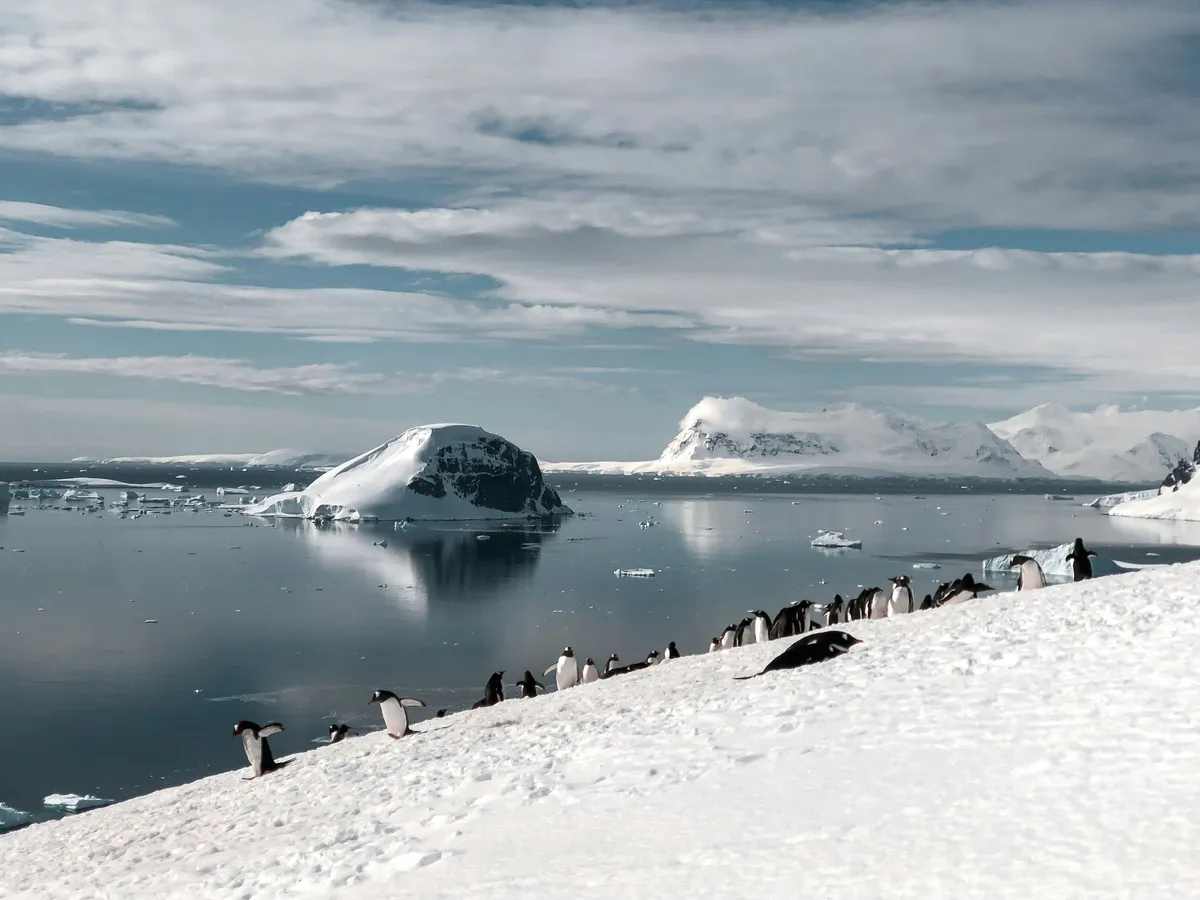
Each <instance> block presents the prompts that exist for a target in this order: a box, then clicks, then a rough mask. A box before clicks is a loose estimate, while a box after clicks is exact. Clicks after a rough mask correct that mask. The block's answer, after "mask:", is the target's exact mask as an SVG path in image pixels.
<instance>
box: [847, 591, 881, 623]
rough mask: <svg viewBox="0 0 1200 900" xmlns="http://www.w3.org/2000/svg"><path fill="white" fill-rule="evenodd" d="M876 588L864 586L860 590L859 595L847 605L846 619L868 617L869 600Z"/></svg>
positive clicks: (852, 619) (853, 619) (854, 619)
mask: <svg viewBox="0 0 1200 900" xmlns="http://www.w3.org/2000/svg"><path fill="white" fill-rule="evenodd" d="M874 590H875V589H874V588H863V589H862V590H861V591H859V594H858V596H857V597H855V598H854V599H853V600H851V601H850V603H849V605H848V606H847V607H846V613H847V615H846V619H847V620H848V621H856V620H858V619H865V618H866V617H867V601H868V600H869V599H870V597H871V593H872V591H874Z"/></svg>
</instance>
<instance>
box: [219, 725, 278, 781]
mask: <svg viewBox="0 0 1200 900" xmlns="http://www.w3.org/2000/svg"><path fill="white" fill-rule="evenodd" d="M281 731H283V725H281V724H280V723H279V722H268V723H267V724H266V725H256V724H254V723H253V722H249V721H247V720H245V719H242V721H240V722H238V723H237V724H236V725H234V726H233V734H231V735H230V736H229V739H230V740H231V741H232V740H233V739H234V738H235V737H240V738H241V739H242V749H243V750H245V751H246V759H248V760H249V761H250V770H251V771H252V772H253V773H254V774H253V775H251V776H250V777H249V778H244V779H242V780H243V781H253V780H254V779H255V778H259V777H261V776H263V775H266V774H268V773H270V772H274V771H276V770H278V769H282V768H283V767H284V766H286V765H288V764H289V763H290V762H292V760H290V759H285V760H284V761H283V762H276V761H275V757H274V756H272V755H271V745H270V744H269V743H267V737H268V736H269V735H272V734H279V732H281Z"/></svg>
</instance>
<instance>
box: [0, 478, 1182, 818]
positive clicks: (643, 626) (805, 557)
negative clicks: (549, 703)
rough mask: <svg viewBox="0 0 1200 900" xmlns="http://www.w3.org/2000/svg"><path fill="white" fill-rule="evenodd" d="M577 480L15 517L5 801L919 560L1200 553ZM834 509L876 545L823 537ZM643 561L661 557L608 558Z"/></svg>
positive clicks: (862, 509)
mask: <svg viewBox="0 0 1200 900" xmlns="http://www.w3.org/2000/svg"><path fill="white" fill-rule="evenodd" d="M243 477H244V476H243ZM650 490H656V491H657V492H656V493H641V492H642V491H650ZM102 493H103V494H104V495H105V496H106V497H107V498H109V499H112V498H113V497H115V492H112V491H104V492H102ZM210 495H211V492H210ZM564 499H565V500H566V501H567V502H568V503H569V504H571V505H572V506H573V507H574V508H575V510H576V511H577V512H579V513H580V514H581V515H579V516H576V517H573V518H569V519H566V520H564V521H562V522H561V523H560V524H559V525H557V526H553V527H551V526H545V527H497V526H488V527H479V528H474V527H462V526H454V525H443V526H436V525H423V526H416V527H409V528H405V529H401V530H395V529H394V528H393V527H392V526H391V525H386V526H372V527H366V526H360V527H352V526H345V527H323V528H318V527H314V526H311V525H307V524H302V523H286V524H280V525H277V526H272V525H271V524H270V523H269V522H266V521H264V520H250V519H246V518H244V517H241V516H237V515H233V516H230V517H226V516H225V515H224V514H223V513H222V512H220V511H216V512H200V513H189V512H181V511H175V512H173V513H172V514H171V515H169V516H164V515H151V516H145V517H142V518H139V519H136V520H135V519H129V518H126V519H121V518H118V517H117V516H116V515H114V514H113V513H112V511H111V510H110V511H107V512H104V513H81V512H79V511H65V510H61V509H60V510H52V509H45V510H32V509H31V510H29V511H28V512H27V513H26V514H25V515H24V516H9V517H0V547H2V548H3V550H2V551H0V684H2V685H3V690H0V721H3V722H4V723H5V735H6V736H5V741H4V749H3V751H0V758H2V764H0V801H3V802H5V803H7V804H9V805H10V806H13V807H15V808H18V809H23V810H26V811H29V812H34V813H37V814H39V815H46V813H45V811H43V810H42V808H41V801H42V798H43V797H44V796H45V795H47V794H51V793H67V792H73V793H80V794H83V793H92V794H96V795H99V796H102V797H106V798H112V799H123V798H127V797H131V796H134V795H137V794H141V793H145V792H148V791H152V790H155V789H157V788H160V787H163V786H165V785H171V784H178V783H180V782H184V781H188V780H191V779H195V778H197V777H200V776H203V775H207V774H211V773H214V772H219V771H223V770H229V769H236V768H241V767H243V766H244V765H245V758H244V757H243V755H242V752H241V747H240V744H239V743H238V742H234V741H230V740H229V734H230V730H231V728H232V726H233V723H234V722H236V721H237V720H238V719H243V718H246V719H252V720H256V721H259V722H266V721H270V720H280V721H282V722H284V723H285V725H286V726H287V730H286V732H285V733H284V734H281V735H279V736H278V737H277V738H272V745H273V749H274V750H275V753H276V756H283V755H285V754H287V753H292V752H295V751H300V750H305V749H308V748H311V747H313V746H314V741H316V740H321V739H323V738H324V737H325V736H326V734H327V732H328V726H329V724H330V723H331V722H349V723H350V724H352V725H356V726H360V727H361V728H363V729H373V728H377V727H380V725H381V724H382V723H381V721H380V719H379V716H378V713H377V712H376V711H375V710H374V708H369V707H368V706H367V701H368V699H369V698H370V695H371V691H372V690H374V689H375V688H379V687H382V688H388V689H391V690H393V691H396V692H398V693H403V694H405V695H408V696H413V697H419V698H421V699H423V700H425V701H426V703H427V704H428V708H427V709H424V710H415V711H414V712H416V713H417V715H416V716H414V719H416V720H417V721H419V720H420V719H421V718H423V717H425V716H429V715H432V714H433V713H434V712H435V711H436V710H438V709H439V708H446V709H449V710H451V711H453V710H459V709H463V708H466V707H469V706H470V704H471V703H472V702H473V701H475V700H476V699H478V698H479V697H481V696H482V690H483V684H484V682H485V681H486V680H487V678H488V676H489V675H490V674H491V673H492V672H493V671H498V670H504V671H505V681H506V682H509V683H510V684H511V682H512V681H514V680H516V679H517V678H519V677H520V676H521V674H522V673H523V672H524V670H525V669H530V670H532V671H533V672H534V673H535V675H538V676H539V677H540V673H541V671H542V670H543V669H544V668H545V667H546V666H548V665H549V664H551V663H553V662H554V660H555V658H556V657H557V655H558V653H559V651H560V650H561V648H562V647H563V646H564V645H566V644H568V643H569V644H572V645H574V647H575V648H576V652H577V654H578V655H579V656H580V658H581V659H582V658H584V657H587V656H592V657H594V658H595V659H596V661H597V663H599V664H600V665H603V661H604V660H605V659H606V658H607V657H608V655H609V654H610V653H613V652H616V653H619V654H620V656H621V658H622V660H623V661H630V662H632V661H635V660H638V659H641V658H643V657H644V656H645V654H646V653H647V652H648V651H650V650H651V649H659V650H660V651H661V650H662V648H663V647H665V646H666V643H667V642H668V641H671V640H674V641H676V642H677V644H678V646H679V648H680V650H681V651H682V652H683V653H685V654H686V653H699V652H703V651H704V650H706V649H707V646H708V642H709V639H710V638H711V637H713V636H715V635H717V634H719V632H720V631H721V629H722V628H723V627H724V626H725V625H727V624H728V623H730V622H732V621H736V620H738V619H740V618H741V616H742V615H743V614H744V613H745V611H746V610H747V609H748V607H750V606H751V605H753V606H759V605H761V606H763V607H765V608H766V609H767V610H768V612H771V613H772V614H773V613H774V612H776V611H777V610H778V609H779V608H780V607H782V606H784V605H786V604H789V603H791V602H793V601H795V600H799V599H802V598H809V599H813V600H816V601H825V600H828V599H830V598H831V597H832V596H833V594H834V592H835V591H836V592H841V593H842V594H844V595H847V594H848V595H853V594H856V593H857V592H858V590H859V588H860V586H862V585H874V584H880V583H883V582H884V580H885V579H886V578H887V576H889V575H895V574H901V573H904V574H908V575H911V576H912V577H913V579H914V587H915V589H916V592H917V594H918V597H919V596H920V595H922V594H924V593H925V592H926V591H928V590H931V589H932V586H933V585H934V584H935V583H936V582H938V581H941V580H945V579H947V578H950V577H954V576H956V575H961V574H962V573H963V572H964V571H967V570H972V571H974V572H976V573H978V572H979V563H980V561H981V560H982V559H984V558H985V557H988V556H993V555H998V554H1000V553H1003V552H1006V551H1010V550H1014V549H1020V548H1023V547H1027V546H1031V545H1032V546H1049V545H1053V544H1058V543H1062V542H1064V541H1067V540H1070V539H1072V538H1074V537H1076V536H1079V537H1083V538H1084V540H1085V541H1086V542H1087V543H1088V544H1089V546H1091V547H1093V549H1096V550H1098V551H1100V552H1101V553H1103V554H1104V555H1106V556H1113V557H1115V558H1117V559H1121V560H1128V561H1130V562H1135V563H1167V562H1175V561H1182V560H1185V559H1186V560H1190V559H1195V558H1200V525H1187V524H1164V523H1152V522H1137V521H1130V520H1125V519H1111V518H1108V517H1105V516H1103V515H1102V514H1100V513H1098V512H1096V511H1094V510H1088V509H1082V508H1081V507H1080V506H1079V501H1082V500H1084V499H1087V497H1085V496H1083V495H1080V496H1079V497H1078V499H1077V500H1076V501H1075V502H1071V501H1065V500H1064V501H1050V500H1047V499H1045V498H1044V497H1042V496H1041V495H1015V494H1000V495H986V494H982V493H979V492H978V491H970V492H964V491H955V492H954V493H953V494H944V495H938V494H925V495H920V496H914V495H912V494H907V495H899V494H893V495H887V496H874V495H871V494H849V495H840V494H830V493H822V494H788V493H780V492H775V493H760V494H749V493H745V492H734V491H730V490H727V491H724V492H721V493H715V494H712V495H708V496H704V497H694V496H693V497H686V496H680V495H678V494H677V493H671V492H670V491H669V490H667V489H665V488H663V487H662V486H661V485H658V486H654V487H652V486H650V485H635V484H631V485H627V486H626V487H624V488H621V487H614V486H613V485H609V486H608V489H605V490H582V489H574V490H571V489H570V488H565V489H564ZM54 502H58V503H59V504H60V505H61V501H54ZM18 505H20V504H18ZM818 529H837V530H840V531H844V532H846V533H847V534H849V535H852V536H854V537H857V538H861V539H862V541H863V549H862V550H860V551H840V552H829V551H825V552H822V551H818V550H814V549H812V548H811V547H810V546H809V541H810V539H811V537H812V536H814V535H815V534H816V533H817V531H818ZM914 563H936V564H938V565H940V566H941V567H942V568H941V569H939V570H933V571H930V570H927V569H914V568H913V564H914ZM634 567H651V568H653V569H655V570H656V572H657V574H656V576H655V577H653V578H619V577H617V576H616V575H614V570H616V569H624V568H634ZM988 580H989V581H991V580H992V578H991V577H990V576H989V579H988ZM750 598H753V599H750ZM148 619H153V620H155V623H154V624H148V623H147V622H146V620H148ZM510 690H511V689H510Z"/></svg>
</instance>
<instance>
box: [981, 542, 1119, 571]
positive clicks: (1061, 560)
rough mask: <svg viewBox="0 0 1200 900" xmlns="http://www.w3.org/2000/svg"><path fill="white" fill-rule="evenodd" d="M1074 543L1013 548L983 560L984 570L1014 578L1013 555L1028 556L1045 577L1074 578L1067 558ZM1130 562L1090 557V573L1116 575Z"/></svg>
mask: <svg viewBox="0 0 1200 900" xmlns="http://www.w3.org/2000/svg"><path fill="white" fill-rule="evenodd" d="M1074 546H1075V545H1074V543H1069V544H1059V545H1058V546H1057V547H1049V548H1047V549H1044V550H1014V551H1013V552H1012V553H1008V554H1005V555H1004V556H993V557H992V558H991V559H985V560H984V561H983V571H984V572H1009V573H1011V574H1012V576H1013V577H1014V578H1016V576H1017V573H1018V572H1019V571H1020V570H1019V569H1010V568H1009V567H1008V564H1009V562H1010V561H1011V560H1012V558H1013V557H1014V556H1016V555H1017V554H1020V555H1021V556H1028V557H1029V558H1030V559H1033V560H1036V561H1037V564H1038V565H1039V566H1041V567H1042V574H1043V575H1045V576H1046V577H1047V578H1074V577H1075V571H1074V569H1073V568H1072V567H1071V562H1070V560H1068V559H1067V554H1068V553H1070V552H1071V548H1072V547H1074ZM1133 567H1134V566H1133V564H1132V563H1123V564H1122V563H1118V562H1116V561H1115V560H1111V559H1107V558H1105V557H1103V556H1093V557H1092V574H1093V575H1117V574H1119V573H1121V572H1125V571H1128V570H1129V569H1130V568H1133Z"/></svg>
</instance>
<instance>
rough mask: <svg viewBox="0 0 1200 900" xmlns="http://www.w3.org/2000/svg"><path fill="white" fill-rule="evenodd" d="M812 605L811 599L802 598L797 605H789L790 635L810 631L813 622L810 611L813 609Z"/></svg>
mask: <svg viewBox="0 0 1200 900" xmlns="http://www.w3.org/2000/svg"><path fill="white" fill-rule="evenodd" d="M812 605H813V602H812V601H811V600H801V601H800V602H799V603H797V604H796V605H795V606H789V607H788V622H789V631H788V637H792V636H794V635H797V634H804V633H805V632H807V631H808V626H809V625H810V624H811V620H810V618H809V615H808V613H809V610H811V609H812Z"/></svg>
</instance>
